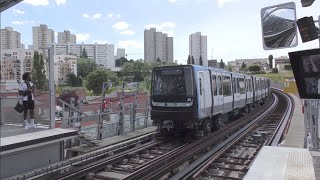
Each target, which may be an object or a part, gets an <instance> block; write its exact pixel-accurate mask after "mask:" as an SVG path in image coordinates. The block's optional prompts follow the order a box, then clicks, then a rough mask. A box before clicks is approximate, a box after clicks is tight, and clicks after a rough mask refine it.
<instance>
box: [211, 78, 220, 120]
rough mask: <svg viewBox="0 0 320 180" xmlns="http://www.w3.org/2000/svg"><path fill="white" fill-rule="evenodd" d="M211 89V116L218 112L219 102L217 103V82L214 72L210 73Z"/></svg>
mask: <svg viewBox="0 0 320 180" xmlns="http://www.w3.org/2000/svg"><path fill="white" fill-rule="evenodd" d="M211 83H212V84H211V87H212V99H213V105H212V107H213V114H216V113H218V112H219V102H218V98H219V97H218V82H217V76H216V73H215V72H212V73H211Z"/></svg>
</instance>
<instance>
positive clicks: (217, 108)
mask: <svg viewBox="0 0 320 180" xmlns="http://www.w3.org/2000/svg"><path fill="white" fill-rule="evenodd" d="M270 94H271V90H270V80H269V79H267V78H263V77H256V76H251V75H245V74H239V73H233V72H229V71H225V70H222V69H216V68H210V67H203V66H199V65H179V66H162V67H155V68H154V69H153V70H152V79H151V96H150V105H151V119H152V120H153V124H154V125H156V126H158V134H160V135H166V134H168V133H170V132H173V133H185V132H191V133H192V134H198V135H200V136H203V135H208V134H209V133H211V132H213V131H215V130H217V129H219V128H221V127H222V126H223V125H224V124H225V123H226V122H227V121H228V120H229V119H230V118H231V117H234V116H237V115H239V114H243V113H248V112H251V111H252V110H253V109H254V108H255V107H258V106H260V105H261V104H262V103H263V102H264V101H265V100H266V99H267V97H268V96H269V95H270Z"/></svg>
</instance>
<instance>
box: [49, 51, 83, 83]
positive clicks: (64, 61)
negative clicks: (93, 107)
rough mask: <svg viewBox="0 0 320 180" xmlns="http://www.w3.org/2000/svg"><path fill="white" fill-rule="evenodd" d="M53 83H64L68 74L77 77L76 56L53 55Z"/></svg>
mask: <svg viewBox="0 0 320 180" xmlns="http://www.w3.org/2000/svg"><path fill="white" fill-rule="evenodd" d="M54 72H55V73H54V81H55V83H56V84H57V83H64V82H66V81H67V78H68V74H72V73H73V74H75V75H77V56H75V55H55V56H54Z"/></svg>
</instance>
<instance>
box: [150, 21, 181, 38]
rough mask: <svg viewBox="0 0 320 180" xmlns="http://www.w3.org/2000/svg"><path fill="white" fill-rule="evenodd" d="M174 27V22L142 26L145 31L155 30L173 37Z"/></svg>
mask: <svg viewBox="0 0 320 180" xmlns="http://www.w3.org/2000/svg"><path fill="white" fill-rule="evenodd" d="M175 27H176V24H175V23H174V22H170V21H167V22H163V23H161V24H147V25H145V26H144V28H146V29H150V28H156V29H157V31H161V32H163V33H167V34H168V36H174V29H175Z"/></svg>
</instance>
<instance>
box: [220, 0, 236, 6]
mask: <svg viewBox="0 0 320 180" xmlns="http://www.w3.org/2000/svg"><path fill="white" fill-rule="evenodd" d="M237 1H239V0H217V2H218V6H219V7H223V6H224V5H225V4H227V3H230V2H237Z"/></svg>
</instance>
